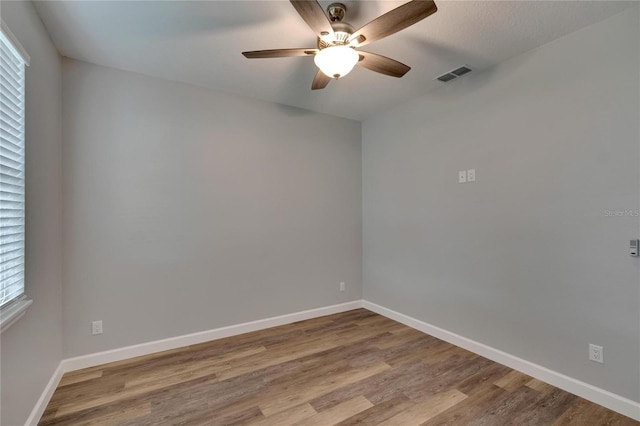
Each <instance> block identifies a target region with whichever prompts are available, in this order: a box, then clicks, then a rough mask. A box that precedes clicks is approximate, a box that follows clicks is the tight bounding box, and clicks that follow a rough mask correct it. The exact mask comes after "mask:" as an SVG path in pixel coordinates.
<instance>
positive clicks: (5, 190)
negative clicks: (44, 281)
mask: <svg viewBox="0 0 640 426" xmlns="http://www.w3.org/2000/svg"><path fill="white" fill-rule="evenodd" d="M28 58H29V57H28V56H27V55H26V54H25V53H24V51H23V49H22V46H20V44H19V43H17V42H16V41H15V38H14V37H13V35H12V34H11V32H10V31H9V30H8V29H7V28H6V26H5V24H4V22H3V23H2V31H0V309H1V310H2V317H3V318H2V328H3V329H4V328H6V326H7V320H11V319H12V318H13V317H15V316H16V305H18V303H15V302H16V301H18V300H19V299H20V298H21V297H22V296H23V295H24V223H25V222H24V217H25V216H24V206H25V204H24V192H25V191H24V188H25V179H24V177H25V174H24V159H25V145H24V142H25V140H24V136H25V135H24V133H25V127H24V122H25V121H24V119H25V66H26V65H27V62H28ZM22 305H25V303H23V304H22ZM25 308H26V306H25ZM23 310H24V309H23ZM17 314H18V315H19V314H20V312H17ZM15 319H17V318H15ZM15 319H13V320H15Z"/></svg>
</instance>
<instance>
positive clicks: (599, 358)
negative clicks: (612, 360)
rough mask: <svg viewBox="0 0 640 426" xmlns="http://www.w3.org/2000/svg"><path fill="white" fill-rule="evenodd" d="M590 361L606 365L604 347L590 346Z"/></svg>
mask: <svg viewBox="0 0 640 426" xmlns="http://www.w3.org/2000/svg"><path fill="white" fill-rule="evenodd" d="M589 359H590V360H591V361H595V362H599V363H600V364H604V351H603V349H602V346H598V345H592V344H589Z"/></svg>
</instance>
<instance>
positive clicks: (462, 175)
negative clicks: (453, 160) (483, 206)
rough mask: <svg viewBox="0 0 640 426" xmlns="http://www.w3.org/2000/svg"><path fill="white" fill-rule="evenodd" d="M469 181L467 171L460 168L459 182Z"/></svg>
mask: <svg viewBox="0 0 640 426" xmlns="http://www.w3.org/2000/svg"><path fill="white" fill-rule="evenodd" d="M466 181H467V171H466V170H460V171H459V172H458V183H465V182H466Z"/></svg>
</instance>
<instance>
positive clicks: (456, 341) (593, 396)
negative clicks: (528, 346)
mask: <svg viewBox="0 0 640 426" xmlns="http://www.w3.org/2000/svg"><path fill="white" fill-rule="evenodd" d="M362 307H363V308H365V309H368V310H370V311H373V312H375V313H378V314H380V315H383V316H385V317H387V318H390V319H392V320H395V321H398V322H400V323H402V324H404V325H408V326H409V327H411V328H415V329H416V330H419V331H422V332H423V333H427V334H429V335H431V336H434V337H437V338H438V339H441V340H444V341H445V342H449V343H451V344H453V345H456V346H459V347H461V348H463V349H466V350H468V351H471V352H474V353H476V354H478V355H481V356H483V357H485V358H489V359H490V360H492V361H495V362H499V363H500V364H504V365H506V366H507V367H510V368H513V369H515V370H518V371H520V372H523V373H525V374H528V375H530V376H532V377H535V378H536V379H539V380H542V381H544V382H546V383H549V384H551V385H553V386H555V387H557V388H560V389H563V390H565V391H567V392H571V393H572V394H575V395H578V396H580V397H582V398H584V399H587V400H589V401H592V402H595V403H596V404H599V405H602V406H603V407H607V408H609V409H611V410H613V411H616V412H618V413H620V414H624V415H625V416H628V417H631V418H632V419H635V420H640V403H639V402H636V401H632V400H630V399H627V398H624V397H622V396H620V395H616V394H614V393H612V392H609V391H606V390H604V389H601V388H598V387H596V386H593V385H590V384H588V383H585V382H582V381H580V380H577V379H574V378H573V377H569V376H565V375H564V374H562V373H558V372H557V371H553V370H550V369H548V368H546V367H542V366H541V365H538V364H534V363H532V362H530V361H527V360H524V359H522V358H518V357H516V356H513V355H510V354H508V353H506V352H503V351H501V350H499V349H495V348H492V347H491V346H487V345H485V344H482V343H479V342H476V341H474V340H471V339H468V338H466V337H463V336H460V335H458V334H455V333H452V332H450V331H447V330H444V329H442V328H440V327H436V326H434V325H431V324H428V323H426V322H423V321H420V320H417V319H415V318H412V317H410V316H407V315H404V314H401V313H399V312H396V311H393V310H391V309H388V308H385V307H383V306H380V305H377V304H375V303H372V302H368V301H366V300H363V301H362Z"/></svg>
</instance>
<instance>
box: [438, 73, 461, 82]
mask: <svg viewBox="0 0 640 426" xmlns="http://www.w3.org/2000/svg"><path fill="white" fill-rule="evenodd" d="M456 77H458V76H457V75H455V74H452V73H450V72H448V73H446V74H442V75H441V76H440V77H438V80H440V81H444V82H445V83H446V82H447V81H451V80H453V79H454V78H456Z"/></svg>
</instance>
